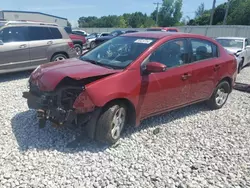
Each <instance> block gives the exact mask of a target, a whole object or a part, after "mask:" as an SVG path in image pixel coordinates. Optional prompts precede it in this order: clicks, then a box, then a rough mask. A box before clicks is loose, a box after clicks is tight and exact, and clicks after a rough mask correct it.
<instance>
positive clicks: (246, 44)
mask: <svg viewBox="0 0 250 188" xmlns="http://www.w3.org/2000/svg"><path fill="white" fill-rule="evenodd" d="M248 45H249V42H248V39H246V40H245V47H247V46H248Z"/></svg>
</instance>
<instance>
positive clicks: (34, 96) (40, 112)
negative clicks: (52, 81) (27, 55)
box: [23, 78, 95, 128]
mask: <svg viewBox="0 0 250 188" xmlns="http://www.w3.org/2000/svg"><path fill="white" fill-rule="evenodd" d="M90 81H92V80H88V82H90ZM85 84H87V82H86V80H79V81H78V80H73V79H71V78H65V79H64V80H63V81H61V82H60V84H58V86H57V87H56V88H55V89H54V90H53V91H42V90H40V88H39V86H38V85H39V84H38V83H34V82H32V81H31V80H29V91H28V92H23V97H24V98H26V99H27V103H28V107H29V108H30V109H35V110H36V111H37V117H38V119H39V126H40V127H41V128H42V127H44V126H45V124H46V121H47V120H49V121H50V122H52V123H53V124H55V125H60V126H62V125H68V124H72V123H75V124H78V125H79V122H78V121H79V120H80V123H81V124H82V123H84V122H86V121H87V120H89V119H90V112H92V111H94V109H95V106H94V104H93V103H91V102H90V99H89V98H88V96H87V94H86V91H85V87H84V85H85ZM79 103H81V108H78V109H75V108H74V106H79Z"/></svg>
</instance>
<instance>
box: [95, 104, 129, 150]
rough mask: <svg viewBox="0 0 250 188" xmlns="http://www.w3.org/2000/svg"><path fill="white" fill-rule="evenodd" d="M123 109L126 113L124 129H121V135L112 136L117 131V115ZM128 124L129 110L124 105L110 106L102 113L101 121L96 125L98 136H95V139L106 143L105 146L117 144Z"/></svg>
mask: <svg viewBox="0 0 250 188" xmlns="http://www.w3.org/2000/svg"><path fill="white" fill-rule="evenodd" d="M119 109H123V111H124V113H125V114H124V122H123V126H121V127H122V128H121V129H119V130H120V133H119V134H117V135H116V137H115V136H114V134H112V133H113V132H114V131H112V130H115V129H114V123H113V119H114V117H115V116H116V115H117V113H118V110H119ZM126 123H127V108H126V106H125V105H123V104H110V105H108V106H107V107H105V108H104V110H103V111H102V113H101V115H100V117H99V119H98V120H97V124H96V134H95V139H96V140H97V141H99V142H102V143H105V144H109V145H112V144H115V143H116V142H117V141H118V140H119V139H120V135H121V133H122V131H123V129H124V127H125V126H126Z"/></svg>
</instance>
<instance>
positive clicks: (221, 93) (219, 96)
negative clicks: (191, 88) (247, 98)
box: [215, 88, 228, 106]
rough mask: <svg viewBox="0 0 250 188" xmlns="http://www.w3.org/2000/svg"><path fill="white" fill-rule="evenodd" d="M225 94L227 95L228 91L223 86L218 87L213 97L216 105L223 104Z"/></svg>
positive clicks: (225, 97) (225, 98)
mask: <svg viewBox="0 0 250 188" xmlns="http://www.w3.org/2000/svg"><path fill="white" fill-rule="evenodd" d="M227 96H228V93H227V92H226V91H225V90H224V89H223V88H220V89H218V91H217V93H216V98H215V100H216V104H217V105H218V106H221V105H223V104H224V103H225V102H226V100H227Z"/></svg>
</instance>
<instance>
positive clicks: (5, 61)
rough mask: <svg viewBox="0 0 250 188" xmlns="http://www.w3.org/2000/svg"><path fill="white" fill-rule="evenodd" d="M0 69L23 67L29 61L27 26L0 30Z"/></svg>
mask: <svg viewBox="0 0 250 188" xmlns="http://www.w3.org/2000/svg"><path fill="white" fill-rule="evenodd" d="M0 40H2V41H3V44H1V45H0V71H1V70H5V69H13V68H23V67H25V66H27V65H28V64H29V62H30V57H29V41H28V30H27V27H21V26H18V27H16V26H15V27H7V28H3V29H2V30H1V31H0Z"/></svg>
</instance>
